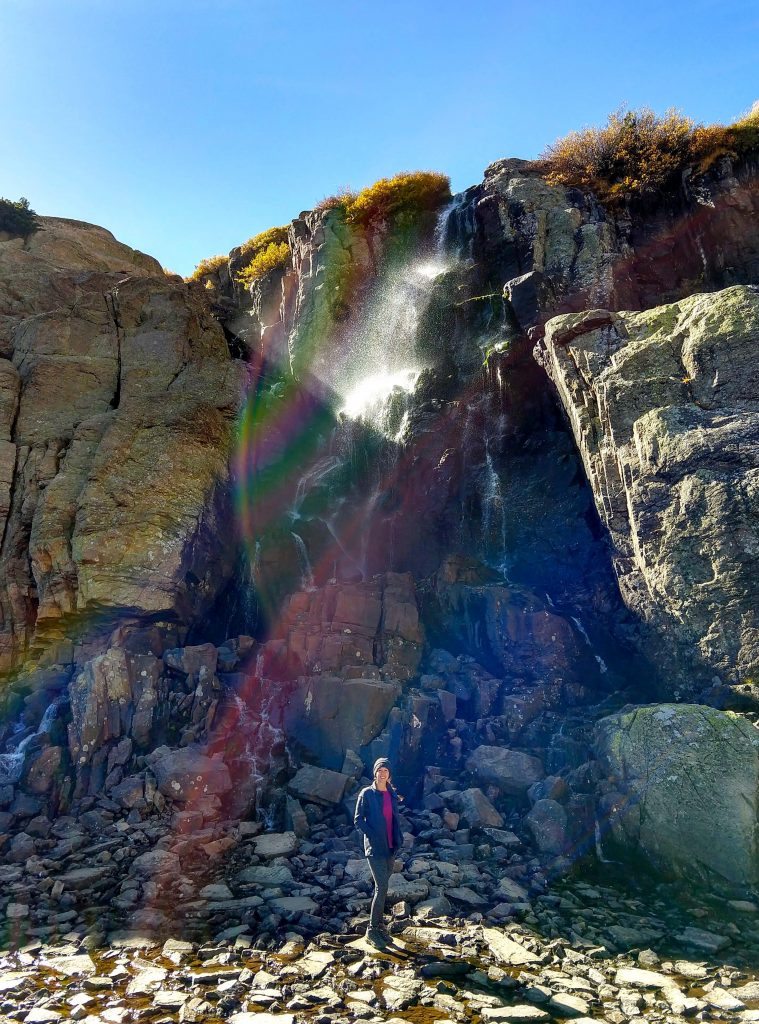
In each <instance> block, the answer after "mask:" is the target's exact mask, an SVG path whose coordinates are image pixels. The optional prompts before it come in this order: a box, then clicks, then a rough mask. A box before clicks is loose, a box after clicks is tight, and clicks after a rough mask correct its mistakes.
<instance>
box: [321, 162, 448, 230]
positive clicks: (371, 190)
mask: <svg viewBox="0 0 759 1024" xmlns="http://www.w3.org/2000/svg"><path fill="white" fill-rule="evenodd" d="M450 196H451V179H450V178H449V177H448V176H447V175H446V174H439V173H438V172H437V171H410V172H403V173H401V174H396V175H394V177H392V178H380V179H379V181H375V182H374V184H373V185H369V186H367V187H366V188H364V189H362V190H361V191H360V192H358V193H356V192H352V191H351V190H350V189H343V190H342V191H341V192H339V193H337V195H334V196H328V197H327V198H326V199H322V201H321V202H320V203H319V205H318V206H317V207H316V209H317V210H330V209H335V208H342V209H343V210H344V211H345V218H346V220H347V221H348V222H349V223H351V224H357V225H362V226H367V225H368V224H371V223H372V222H374V221H379V220H387V219H388V218H389V217H392V216H394V215H396V214H399V213H414V212H418V211H421V210H436V209H437V208H438V207H439V206H440V205H441V204H442V203H444V202H445V201H446V199H450Z"/></svg>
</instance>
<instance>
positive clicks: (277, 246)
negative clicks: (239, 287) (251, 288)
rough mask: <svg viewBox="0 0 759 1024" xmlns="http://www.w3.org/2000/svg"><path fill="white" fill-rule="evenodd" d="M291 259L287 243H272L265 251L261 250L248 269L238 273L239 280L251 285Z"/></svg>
mask: <svg viewBox="0 0 759 1024" xmlns="http://www.w3.org/2000/svg"><path fill="white" fill-rule="evenodd" d="M289 258H290V246H289V245H288V244H287V242H271V243H269V245H267V246H266V247H265V248H264V249H260V250H259V251H258V252H257V253H256V255H255V256H254V257H253V259H252V260H251V261H250V263H249V264H248V265H247V267H243V269H242V270H240V271H238V273H237V280H238V281H239V282H240V283H241V284H244V285H250V284H252V283H253V282H254V281H258V280H259V278H262V277H263V276H264V274H268V273H269V271H270V270H274V269H275V267H282V266H284V265H285V263H287V261H288V259H289Z"/></svg>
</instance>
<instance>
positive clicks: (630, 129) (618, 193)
mask: <svg viewBox="0 0 759 1024" xmlns="http://www.w3.org/2000/svg"><path fill="white" fill-rule="evenodd" d="M694 127H695V126H694V124H693V122H692V121H691V120H690V118H687V117H684V116H683V115H682V114H680V113H679V112H678V111H676V110H669V111H667V113H666V114H665V115H664V116H663V117H659V116H658V115H657V114H655V113H654V112H653V111H652V110H649V109H647V108H644V109H642V110H628V111H624V110H619V111H616V112H615V113H613V114H610V115H609V118H608V120H607V122H606V124H605V126H604V127H603V128H583V129H582V131H579V132H570V134H569V135H567V136H565V138H563V139H559V140H558V141H557V142H555V143H554V144H553V145H552V146H549V147H548V148H547V149H546V150H545V151H544V152H543V153H542V154H541V159H542V160H543V161H545V163H546V165H547V171H548V173H547V175H546V178H547V181H548V182H549V184H551V185H567V186H571V185H575V186H580V187H585V188H592V189H593V190H594V191H595V192H597V193H598V194H599V196H600V197H601V198H602V199H616V198H621V197H622V196H623V195H626V194H630V193H642V192H647V191H651V190H653V189H657V188H660V187H662V186H663V185H664V184H665V183H666V182H667V181H668V180H669V179H670V178H671V176H672V175H673V174H674V173H675V172H676V171H677V170H678V169H679V168H680V167H682V166H683V164H684V163H685V162H686V160H687V157H688V153H689V142H690V138H691V135H692V133H693V129H694Z"/></svg>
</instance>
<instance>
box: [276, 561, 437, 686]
mask: <svg viewBox="0 0 759 1024" xmlns="http://www.w3.org/2000/svg"><path fill="white" fill-rule="evenodd" d="M423 643H424V631H423V627H422V625H421V623H420V620H419V610H418V608H417V602H416V589H415V586H414V580H413V578H412V577H411V576H410V575H409V574H401V573H387V574H386V575H385V576H377V577H375V579H374V580H372V581H371V582H369V583H355V584H330V585H328V586H326V587H324V588H322V589H320V590H311V591H300V592H298V593H296V594H293V595H292V597H291V598H290V600H289V602H288V603H287V605H286V606H285V609H284V610H283V613H282V616H281V619H280V621H279V622H278V624H277V626H276V630H275V642H273V643H271V644H270V645H269V646H268V650H267V658H268V659H269V661H270V662H273V661H275V660H279V661H280V663H281V664H283V665H285V666H286V667H287V669H288V672H290V673H292V674H293V675H297V674H298V671H301V672H302V671H307V672H312V673H322V672H323V673H329V672H343V671H348V670H351V669H355V670H356V674H359V675H360V674H361V670H362V668H363V667H364V666H367V667H371V666H376V668H377V669H379V668H381V669H382V671H383V672H384V673H385V674H387V675H388V676H391V677H393V678H396V679H410V678H411V677H412V676H413V675H414V674H415V672H416V670H417V668H418V666H419V661H420V659H421V654H422V646H423ZM370 674H371V673H370Z"/></svg>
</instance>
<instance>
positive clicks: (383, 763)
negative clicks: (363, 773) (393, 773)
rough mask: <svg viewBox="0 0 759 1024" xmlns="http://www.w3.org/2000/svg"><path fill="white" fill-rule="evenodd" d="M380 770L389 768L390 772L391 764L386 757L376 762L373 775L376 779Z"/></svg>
mask: <svg viewBox="0 0 759 1024" xmlns="http://www.w3.org/2000/svg"><path fill="white" fill-rule="evenodd" d="M380 768H387V770H388V771H390V762H389V761H388V759H387V758H386V757H378V758H377V760H376V761H375V762H374V768H373V769H372V775H373V776H375V777H376V775H377V772H378V771H379V770H380Z"/></svg>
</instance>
